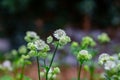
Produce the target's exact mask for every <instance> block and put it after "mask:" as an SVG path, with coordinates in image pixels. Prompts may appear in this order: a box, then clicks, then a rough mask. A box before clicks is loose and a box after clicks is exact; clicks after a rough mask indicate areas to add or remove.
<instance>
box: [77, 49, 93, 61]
mask: <svg viewBox="0 0 120 80" xmlns="http://www.w3.org/2000/svg"><path fill="white" fill-rule="evenodd" d="M91 58H92V55H91V54H89V53H88V51H87V50H81V51H80V52H79V53H78V55H77V59H78V61H79V62H83V61H88V60H90V59H91Z"/></svg>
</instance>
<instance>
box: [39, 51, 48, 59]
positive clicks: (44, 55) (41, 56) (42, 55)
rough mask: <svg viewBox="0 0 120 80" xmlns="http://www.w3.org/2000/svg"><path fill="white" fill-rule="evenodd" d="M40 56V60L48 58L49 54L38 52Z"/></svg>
mask: <svg viewBox="0 0 120 80" xmlns="http://www.w3.org/2000/svg"><path fill="white" fill-rule="evenodd" d="M38 56H39V57H40V58H46V57H47V53H46V52H38Z"/></svg>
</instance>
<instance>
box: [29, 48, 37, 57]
mask: <svg viewBox="0 0 120 80" xmlns="http://www.w3.org/2000/svg"><path fill="white" fill-rule="evenodd" d="M28 55H29V56H30V57H33V56H37V53H36V51H34V50H31V51H30V52H29V53H28Z"/></svg>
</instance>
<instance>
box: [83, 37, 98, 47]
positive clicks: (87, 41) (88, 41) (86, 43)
mask: <svg viewBox="0 0 120 80" xmlns="http://www.w3.org/2000/svg"><path fill="white" fill-rule="evenodd" d="M81 45H82V47H88V46H91V47H94V46H95V45H96V42H95V41H94V40H93V39H92V38H91V37H89V36H86V37H83V38H82V42H81Z"/></svg>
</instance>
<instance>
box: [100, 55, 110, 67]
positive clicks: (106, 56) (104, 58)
mask: <svg viewBox="0 0 120 80" xmlns="http://www.w3.org/2000/svg"><path fill="white" fill-rule="evenodd" d="M109 59H110V55H108V54H107V53H102V54H101V55H100V56H99V58H98V62H99V63H100V64H101V65H102V64H104V63H105V62H106V61H107V60H109Z"/></svg>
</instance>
